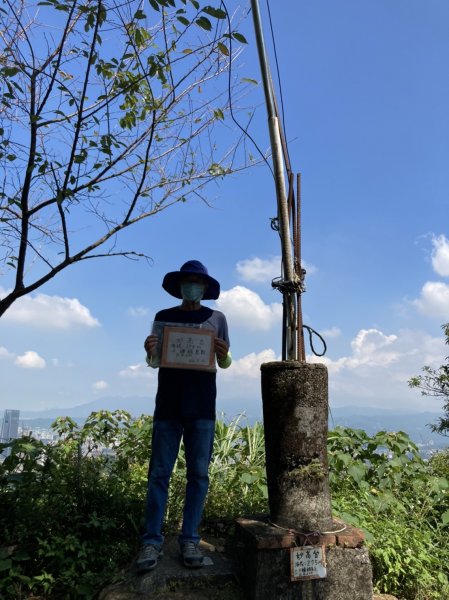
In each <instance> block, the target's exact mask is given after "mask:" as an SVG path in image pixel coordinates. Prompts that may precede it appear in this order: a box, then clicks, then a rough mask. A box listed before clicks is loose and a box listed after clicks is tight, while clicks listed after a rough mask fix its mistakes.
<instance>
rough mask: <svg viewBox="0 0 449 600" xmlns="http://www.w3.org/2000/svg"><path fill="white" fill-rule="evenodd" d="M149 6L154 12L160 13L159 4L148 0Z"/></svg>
mask: <svg viewBox="0 0 449 600" xmlns="http://www.w3.org/2000/svg"><path fill="white" fill-rule="evenodd" d="M150 4H151V6H152V7H153V8H154V10H157V11H160V10H161V9H160V8H159V4H158V3H157V2H156V0H150Z"/></svg>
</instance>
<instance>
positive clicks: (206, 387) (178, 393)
mask: <svg viewBox="0 0 449 600" xmlns="http://www.w3.org/2000/svg"><path fill="white" fill-rule="evenodd" d="M154 320H155V321H162V322H166V323H185V324H189V325H201V326H203V327H206V328H207V329H214V330H215V335H216V337H218V338H220V339H222V340H224V341H225V342H226V343H227V345H228V346H230V342H229V334H228V324H227V322H226V317H225V316H224V314H223V313H222V312H220V311H218V310H212V309H211V308H208V307H207V306H201V307H200V308H199V309H198V310H182V309H181V308H180V307H179V306H175V307H173V308H167V309H164V310H160V311H159V312H158V313H157V314H156V316H155V318H154ZM216 377H217V374H216V372H215V371H200V370H194V369H173V368H169V369H168V368H164V367H160V368H159V374H158V388H157V393H156V408H155V411H154V418H155V419H159V420H168V419H181V420H185V419H215V400H216V397H217V386H216Z"/></svg>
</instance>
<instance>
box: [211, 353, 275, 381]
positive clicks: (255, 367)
mask: <svg viewBox="0 0 449 600" xmlns="http://www.w3.org/2000/svg"><path fill="white" fill-rule="evenodd" d="M274 360H280V357H278V356H276V354H275V352H274V350H271V349H267V350H262V351H261V352H259V353H257V354H256V353H255V352H251V354H247V355H246V356H243V357H242V358H239V359H238V360H233V361H232V366H231V367H230V368H229V369H224V370H220V371H219V373H220V375H222V376H223V377H224V378H229V379H231V380H232V382H233V383H234V384H235V383H236V378H240V377H241V378H243V379H259V378H260V365H261V364H262V363H266V362H272V361H274Z"/></svg>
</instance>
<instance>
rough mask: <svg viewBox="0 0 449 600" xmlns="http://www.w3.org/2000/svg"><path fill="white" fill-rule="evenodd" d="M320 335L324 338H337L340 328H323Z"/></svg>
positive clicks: (339, 334)
mask: <svg viewBox="0 0 449 600" xmlns="http://www.w3.org/2000/svg"><path fill="white" fill-rule="evenodd" d="M320 335H322V336H323V337H324V338H325V339H326V338H338V337H340V336H341V329H339V328H338V327H330V328H329V329H323V330H322V331H320Z"/></svg>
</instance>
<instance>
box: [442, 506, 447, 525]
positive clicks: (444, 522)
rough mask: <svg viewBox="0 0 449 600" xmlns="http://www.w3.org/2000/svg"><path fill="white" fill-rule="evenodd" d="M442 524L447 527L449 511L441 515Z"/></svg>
mask: <svg viewBox="0 0 449 600" xmlns="http://www.w3.org/2000/svg"><path fill="white" fill-rule="evenodd" d="M441 522H442V523H443V525H447V524H448V523H449V510H446V511H445V512H444V513H443V514H442V515H441Z"/></svg>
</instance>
